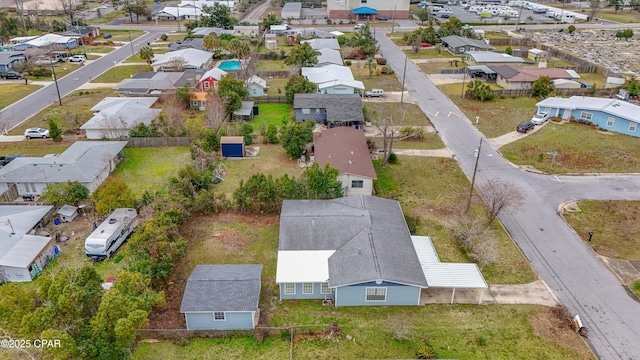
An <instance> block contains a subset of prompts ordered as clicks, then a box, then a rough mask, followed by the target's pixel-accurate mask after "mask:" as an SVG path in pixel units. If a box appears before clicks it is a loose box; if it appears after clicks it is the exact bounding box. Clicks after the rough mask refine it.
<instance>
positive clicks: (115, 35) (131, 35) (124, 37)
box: [102, 30, 144, 42]
mask: <svg viewBox="0 0 640 360" xmlns="http://www.w3.org/2000/svg"><path fill="white" fill-rule="evenodd" d="M102 33H103V34H111V38H110V39H107V40H110V41H124V42H128V41H129V39H131V40H135V39H137V38H139V37H140V36H142V35H144V31H142V30H105V31H103V32H102Z"/></svg>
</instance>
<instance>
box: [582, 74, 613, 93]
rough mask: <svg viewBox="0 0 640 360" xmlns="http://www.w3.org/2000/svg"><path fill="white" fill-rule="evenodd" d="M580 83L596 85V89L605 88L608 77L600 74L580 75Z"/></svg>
mask: <svg viewBox="0 0 640 360" xmlns="http://www.w3.org/2000/svg"><path fill="white" fill-rule="evenodd" d="M579 75H580V82H586V83H589V84H591V85H594V86H595V87H596V88H599V89H600V88H602V87H604V84H605V83H606V82H607V77H606V76H604V75H602V74H598V73H580V74H579Z"/></svg>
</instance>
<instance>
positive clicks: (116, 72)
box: [90, 64, 149, 83]
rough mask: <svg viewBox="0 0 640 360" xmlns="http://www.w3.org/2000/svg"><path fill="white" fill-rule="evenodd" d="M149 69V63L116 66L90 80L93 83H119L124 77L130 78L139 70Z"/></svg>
mask: <svg viewBox="0 0 640 360" xmlns="http://www.w3.org/2000/svg"><path fill="white" fill-rule="evenodd" d="M143 71H149V65H147V64H140V65H124V66H114V67H112V68H111V69H109V70H108V71H107V72H105V73H104V74H102V75H100V76H98V77H97V78H94V79H93V80H91V81H90V82H92V83H119V82H120V81H122V80H124V79H128V78H129V77H130V76H131V75H135V74H137V73H139V72H143Z"/></svg>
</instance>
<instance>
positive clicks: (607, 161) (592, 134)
mask: <svg viewBox="0 0 640 360" xmlns="http://www.w3.org/2000/svg"><path fill="white" fill-rule="evenodd" d="M480 122H482V120H480ZM500 151H501V152H502V154H503V155H504V157H505V158H507V159H508V160H509V161H511V162H513V163H515V164H518V165H530V166H533V167H534V168H536V169H538V170H540V171H545V172H553V173H555V174H566V173H635V172H638V168H639V167H640V156H638V155H639V153H638V138H636V137H633V136H629V135H623V134H618V133H614V132H607V131H601V130H597V129H596V128H595V127H593V126H589V125H584V124H579V123H575V122H570V123H563V124H556V123H554V122H549V123H548V124H547V125H545V126H544V128H542V129H540V130H539V131H537V132H536V133H534V134H531V135H529V136H527V137H524V138H522V139H520V140H518V141H515V142H512V143H510V144H507V145H505V146H503V147H501V148H500ZM554 151H555V152H557V153H558V156H557V157H556V159H555V161H554V164H553V168H552V169H550V168H551V160H552V158H553V157H552V155H551V154H552V153H553V152H554Z"/></svg>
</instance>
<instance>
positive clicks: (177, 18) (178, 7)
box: [176, 4, 180, 32]
mask: <svg viewBox="0 0 640 360" xmlns="http://www.w3.org/2000/svg"><path fill="white" fill-rule="evenodd" d="M178 5H180V4H178ZM176 12H177V14H178V16H177V17H176V20H178V32H180V6H177V7H176Z"/></svg>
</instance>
